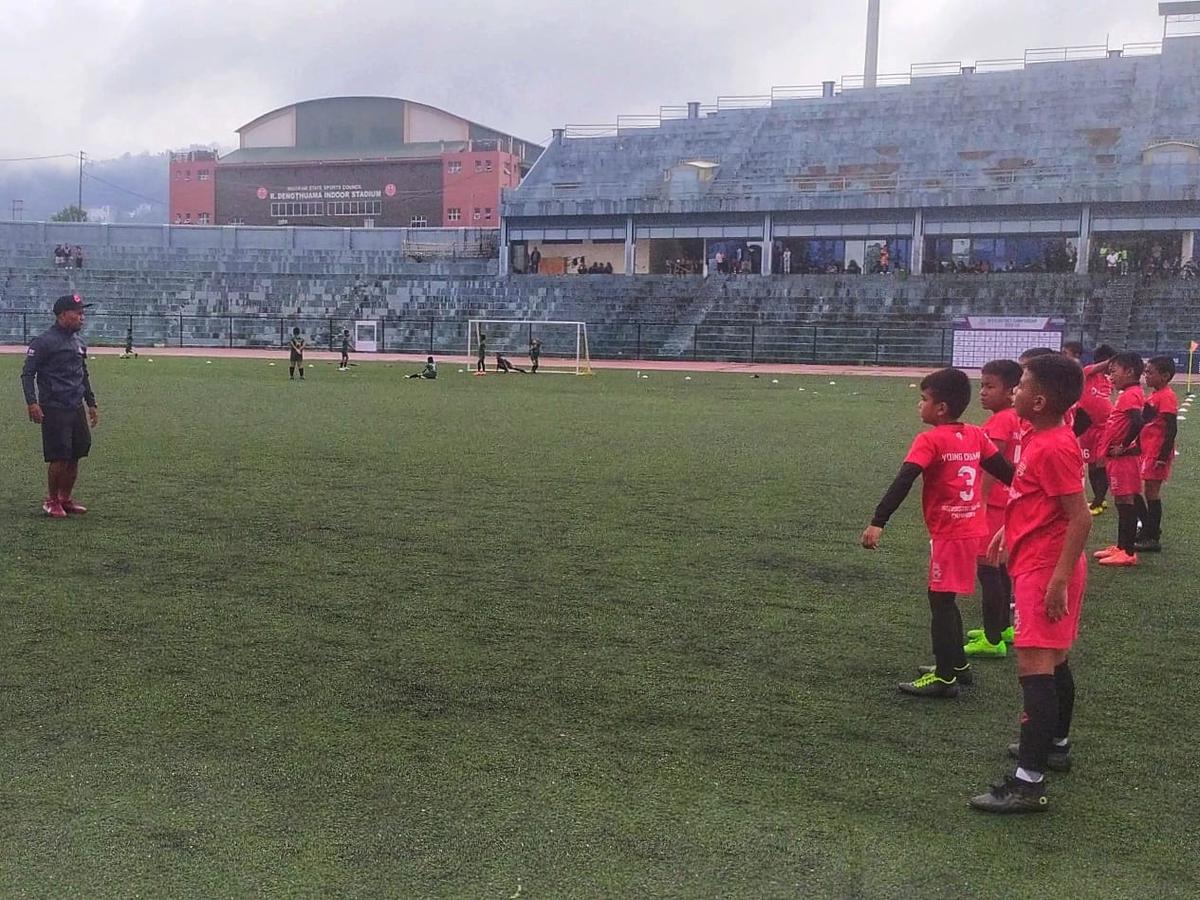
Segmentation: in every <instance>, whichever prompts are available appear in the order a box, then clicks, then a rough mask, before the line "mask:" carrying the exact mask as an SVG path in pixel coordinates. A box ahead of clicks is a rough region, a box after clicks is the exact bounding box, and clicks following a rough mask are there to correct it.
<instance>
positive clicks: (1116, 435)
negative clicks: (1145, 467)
mask: <svg viewBox="0 0 1200 900" xmlns="http://www.w3.org/2000/svg"><path fill="white" fill-rule="evenodd" d="M1144 368H1145V365H1144V363H1143V362H1142V358H1141V357H1140V356H1138V355H1137V354H1136V353H1132V352H1128V351H1126V352H1125V353H1118V354H1117V355H1116V356H1114V357H1113V358H1112V359H1111V360H1110V361H1109V374H1110V375H1111V376H1112V381H1113V387H1115V388H1116V389H1117V390H1118V391H1120V392H1121V395H1120V396H1119V397H1118V398H1117V402H1116V405H1115V406H1113V411H1112V413H1111V414H1110V415H1109V417H1108V421H1107V422H1106V423H1105V426H1104V438H1103V440H1102V442H1101V445H1100V448H1101V452H1102V453H1103V456H1104V460H1105V468H1106V469H1107V470H1108V483H1109V486H1110V487H1111V488H1112V492H1113V498H1114V499H1115V500H1116V501H1117V542H1116V544H1114V545H1113V546H1111V547H1106V548H1105V549H1103V550H1100V551H1098V552H1097V553H1096V559H1097V560H1099V561H1100V565H1102V566H1119V567H1126V566H1136V565H1137V564H1138V558H1137V526H1138V511H1137V499H1138V497H1139V496H1140V495H1141V493H1142V448H1141V446H1140V445H1139V444H1138V435H1139V434H1140V433H1141V431H1142V406H1143V405H1144V404H1145V402H1146V399H1145V395H1144V394H1143V393H1142V385H1141V381H1142V370H1143V369H1144Z"/></svg>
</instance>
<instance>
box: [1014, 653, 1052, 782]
mask: <svg viewBox="0 0 1200 900" xmlns="http://www.w3.org/2000/svg"><path fill="white" fill-rule="evenodd" d="M1021 695H1022V697H1024V700H1025V708H1024V711H1023V712H1022V714H1021V749H1020V751H1019V752H1018V754H1017V765H1019V766H1020V767H1021V768H1022V769H1024V770H1025V771H1026V772H1038V773H1042V772H1045V771H1046V758H1047V757H1048V756H1049V755H1050V744H1051V742H1052V741H1053V740H1054V735H1055V733H1056V732H1057V731H1058V690H1057V689H1056V688H1055V681H1054V676H1053V675H1023V676H1021Z"/></svg>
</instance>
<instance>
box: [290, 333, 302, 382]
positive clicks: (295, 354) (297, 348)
mask: <svg viewBox="0 0 1200 900" xmlns="http://www.w3.org/2000/svg"><path fill="white" fill-rule="evenodd" d="M297 367H299V369H300V380H301V381H303V380H304V338H302V337H300V329H299V328H293V329H292V338H291V340H290V341H288V379H289V380H295V378H296V369H297Z"/></svg>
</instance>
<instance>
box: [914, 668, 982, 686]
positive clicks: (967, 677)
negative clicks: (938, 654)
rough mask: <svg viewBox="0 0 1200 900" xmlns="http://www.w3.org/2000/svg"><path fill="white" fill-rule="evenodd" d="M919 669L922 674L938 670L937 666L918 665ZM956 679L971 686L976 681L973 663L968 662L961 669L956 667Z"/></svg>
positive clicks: (963, 684) (964, 684) (961, 683)
mask: <svg viewBox="0 0 1200 900" xmlns="http://www.w3.org/2000/svg"><path fill="white" fill-rule="evenodd" d="M917 671H918V672H920V673H921V674H922V675H929V674H930V673H932V672H936V671H937V666H917ZM954 680H955V681H957V682H958V683H959V684H960V685H962V686H963V687H970V686H971V685H973V684H974V683H975V676H974V675H973V674H972V673H971V664H970V663H967V664H966V665H965V666H963V667H962V668H961V669H960V668H958V667H955V669H954Z"/></svg>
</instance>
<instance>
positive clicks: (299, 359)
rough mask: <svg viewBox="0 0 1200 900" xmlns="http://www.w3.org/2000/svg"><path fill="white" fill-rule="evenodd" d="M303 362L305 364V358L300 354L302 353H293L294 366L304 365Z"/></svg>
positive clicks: (292, 362) (292, 361)
mask: <svg viewBox="0 0 1200 900" xmlns="http://www.w3.org/2000/svg"><path fill="white" fill-rule="evenodd" d="M302 362H304V356H303V355H302V354H300V353H293V354H292V357H291V364H292V365H293V366H294V365H295V364H296V363H302Z"/></svg>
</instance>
